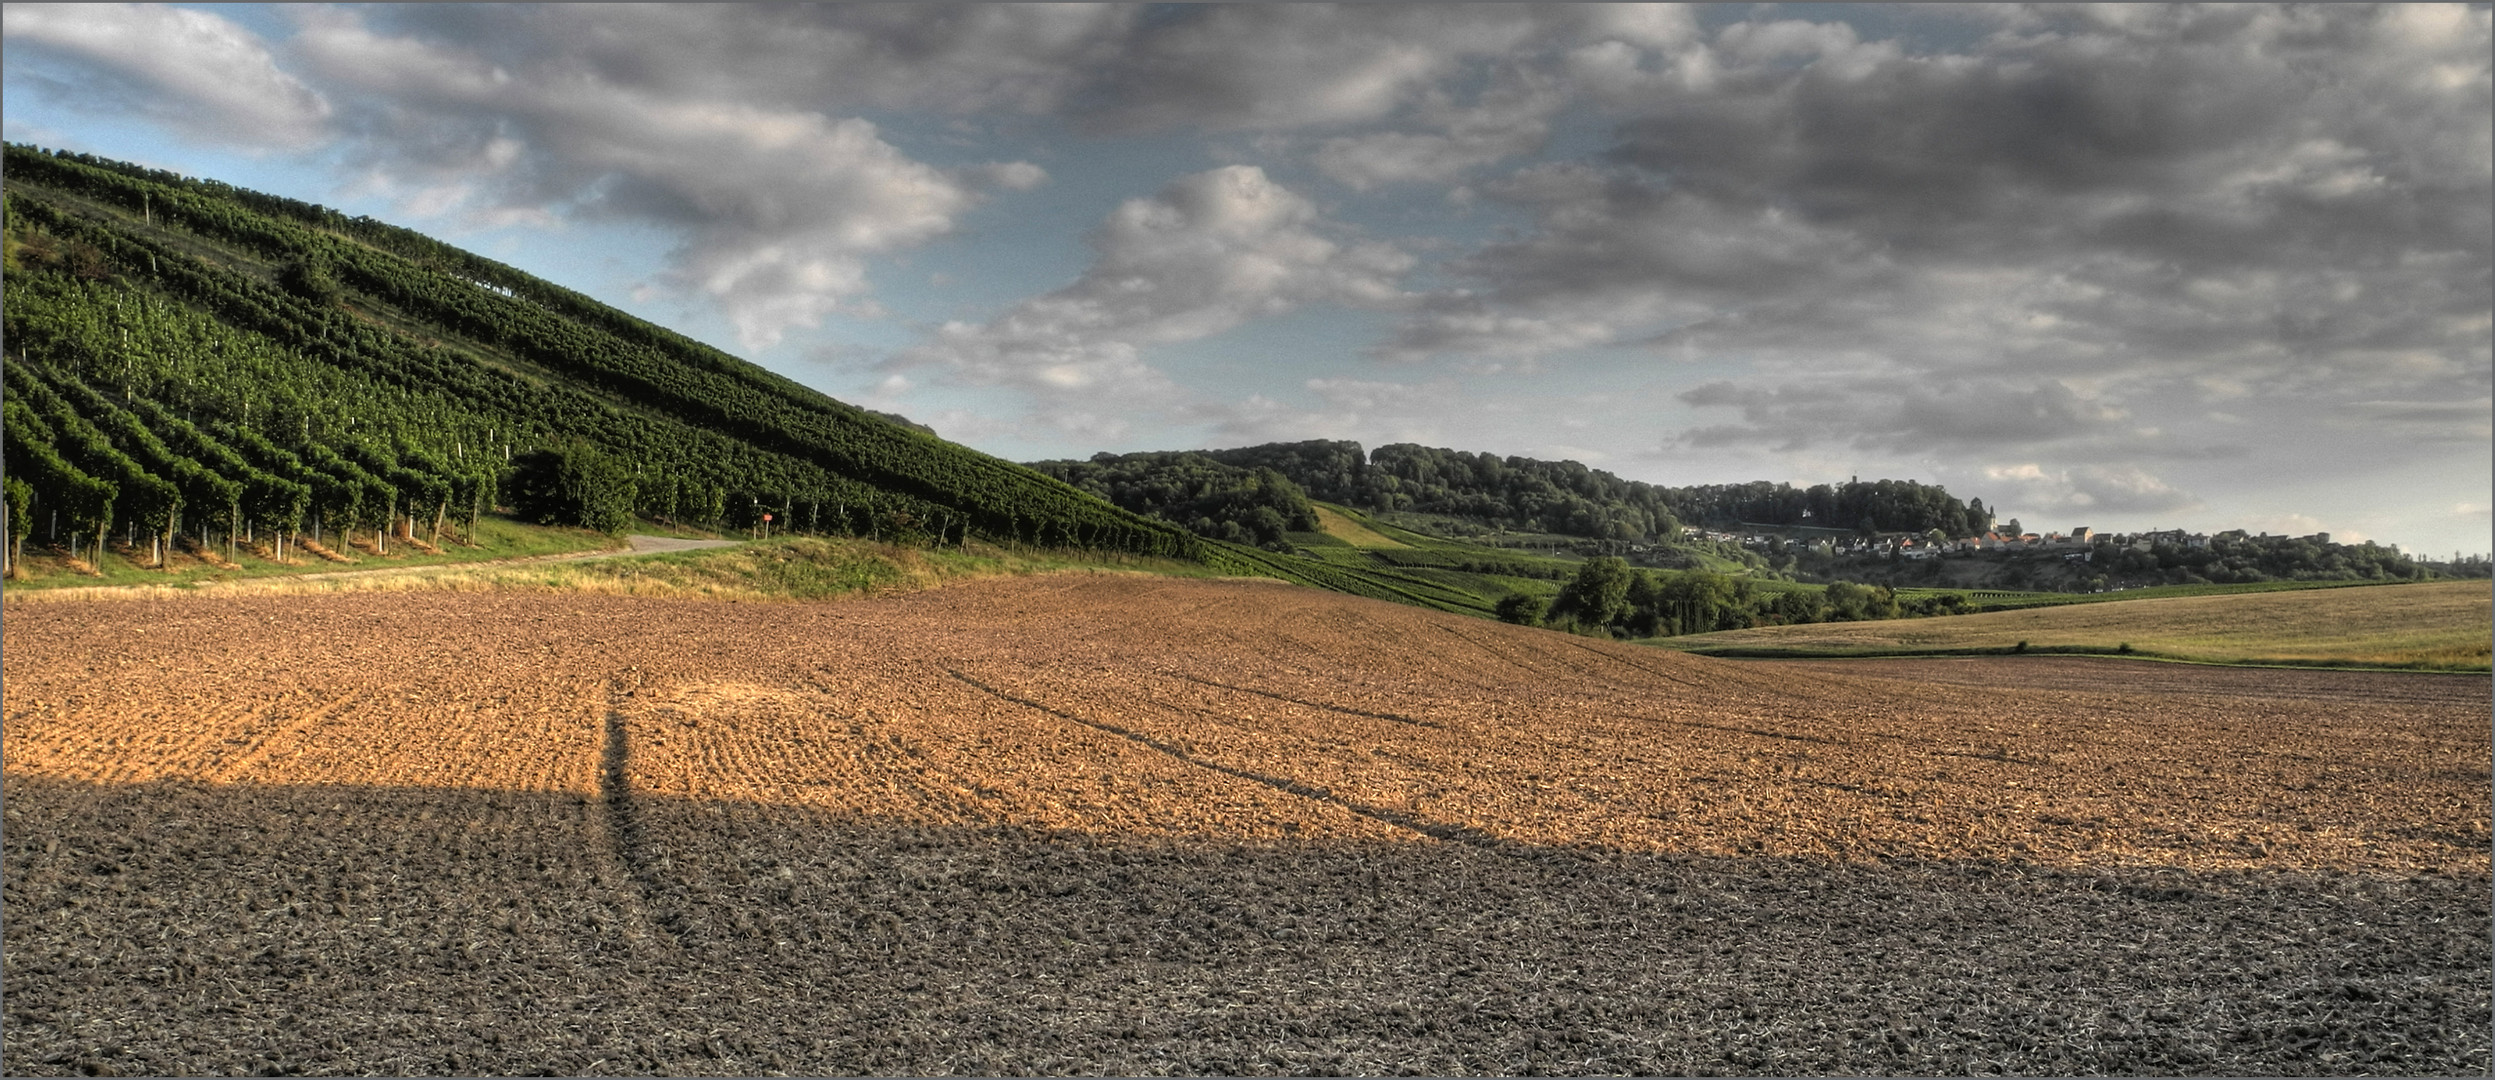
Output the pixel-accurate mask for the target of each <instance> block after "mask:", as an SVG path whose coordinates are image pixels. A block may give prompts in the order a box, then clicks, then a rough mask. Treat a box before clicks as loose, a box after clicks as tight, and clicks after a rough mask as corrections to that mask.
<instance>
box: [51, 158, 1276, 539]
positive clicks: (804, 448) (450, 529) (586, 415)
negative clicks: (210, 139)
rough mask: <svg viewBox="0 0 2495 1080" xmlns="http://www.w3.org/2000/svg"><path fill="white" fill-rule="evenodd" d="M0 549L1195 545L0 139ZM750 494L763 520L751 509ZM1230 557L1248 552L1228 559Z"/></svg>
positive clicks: (636, 329)
mask: <svg viewBox="0 0 2495 1080" xmlns="http://www.w3.org/2000/svg"><path fill="white" fill-rule="evenodd" d="M6 153H7V157H6V164H7V169H6V177H5V184H6V191H7V248H8V251H7V271H6V277H5V280H6V334H7V349H6V365H5V366H6V375H7V394H6V399H7V403H6V408H7V417H6V431H7V446H6V455H7V464H6V471H7V475H8V478H9V479H8V483H7V489H8V501H7V510H8V518H9V521H8V536H9V547H8V553H9V555H10V557H11V558H12V559H16V558H18V557H19V556H20V555H22V553H23V550H24V545H25V543H26V541H27V540H28V539H29V538H32V539H34V540H35V542H36V543H38V544H41V545H45V546H47V547H57V548H58V549H59V550H61V551H62V552H63V553H64V554H65V555H67V556H84V557H85V558H86V559H87V560H88V561H89V562H100V561H101V560H103V559H104V557H105V556H106V555H107V554H108V553H111V552H119V553H121V556H122V558H124V559H126V560H128V561H130V562H132V563H134V564H138V565H150V564H153V565H158V566H161V565H163V560H164V558H165V554H166V552H168V551H170V550H173V549H174V548H175V547H176V546H177V545H181V546H183V547H184V548H186V549H206V548H216V547H219V546H222V548H223V549H224V550H225V551H227V552H229V553H236V557H239V552H240V551H242V550H243V545H240V544H237V543H236V539H237V538H238V537H248V538H250V541H251V544H252V545H253V546H254V548H255V549H256V548H258V547H262V546H265V548H266V551H267V553H268V554H267V557H269V558H271V559H275V560H279V561H283V560H286V559H288V558H290V557H299V556H297V555H296V553H298V552H302V551H304V550H305V546H304V545H305V542H306V541H309V542H310V545H311V549H310V550H311V552H312V553H313V554H318V553H319V552H320V551H321V550H323V549H324V546H326V547H328V548H344V547H346V546H347V543H348V542H349V541H350V540H353V539H354V538H356V537H365V538H369V539H370V541H372V542H378V543H383V544H386V543H389V542H392V541H396V542H398V543H400V544H413V543H416V542H418V541H421V542H422V544H423V545H425V546H437V545H440V544H442V543H444V542H446V538H447V540H448V541H449V542H454V543H456V542H466V541H472V539H473V537H474V534H475V530H476V527H477V520H478V518H479V517H480V516H481V515H483V514H487V513H491V512H492V511H493V510H494V508H495V507H497V506H508V507H510V508H511V509H513V510H514V511H516V513H517V514H518V516H520V517H521V518H523V519H527V520H531V521H542V522H548V523H562V524H569V525H582V526H588V527H591V528H593V529H597V530H600V531H605V532H616V531H621V529H622V528H623V527H625V526H626V525H628V524H629V523H630V522H632V521H633V520H634V519H635V518H641V519H649V520H658V521H666V522H671V523H683V524H686V525H688V526H691V527H696V528H708V529H718V530H737V529H755V528H757V527H762V528H766V529H767V530H768V531H771V532H789V531H795V532H801V533H820V534H826V535H854V536H871V537H876V538H881V539H890V540H899V541H904V542H913V543H920V544H927V543H934V544H944V543H956V544H958V543H961V542H965V541H967V540H970V539H972V538H978V539H983V540H988V541H994V542H1005V543H1021V544H1032V545H1045V546H1055V547H1082V548H1091V549H1098V550H1107V551H1118V552H1124V553H1128V554H1131V555H1142V556H1154V557H1163V558H1176V559H1181V560H1187V561H1191V562H1205V561H1208V560H1211V561H1216V562H1218V560H1220V559H1221V558H1222V557H1223V556H1222V554H1221V551H1222V550H1223V549H1220V548H1218V547H1215V546H1212V545H1208V544H1206V543H1205V542H1204V541H1202V540H1201V539H1199V538H1198V537H1195V536H1193V535H1191V534H1189V533H1188V532H1187V531H1186V530H1184V529H1181V528H1178V527H1174V526H1172V525H1170V524H1168V523H1165V522H1162V521H1158V520H1153V519H1149V518H1145V517H1142V516H1138V515H1136V514H1133V513H1130V512H1127V511H1124V510H1121V509H1118V508H1117V507H1115V506H1112V505H1110V504H1109V503H1107V502H1105V501H1103V500H1101V499H1099V498H1096V497H1094V496H1092V495H1089V494H1087V493H1085V492H1082V491H1079V490H1076V489H1075V488H1073V487H1070V486H1068V485H1067V484H1065V483H1063V482H1061V481H1058V480H1056V479H1053V478H1050V477H1048V476H1044V475H1042V474H1040V473H1038V472H1035V471H1033V470H1031V469H1029V468H1025V467H1023V466H1021V465H1017V464H1014V463H1011V462H1007V461H1003V460H1000V459H998V458H994V457H991V456H988V455H986V454H982V453H979V452H977V451H974V450H970V449H968V448H966V447H962V446H959V445H956V444H954V443H950V442H947V441H945V440H943V439H941V438H938V437H936V436H935V435H933V434H931V433H929V432H928V431H926V430H925V429H923V428H919V427H917V426H915V425H911V424H909V423H907V422H906V421H903V420H900V419H899V418H897V417H890V416H886V415H883V414H879V413H873V412H870V411H867V410H864V409H860V408H857V407H855V406H851V405H848V404H845V403H843V402H840V401H836V400H833V399H832V398H829V397H826V396H824V395H823V394H821V393H818V392H816V391H814V390H811V389H808V388H806V387H804V386H801V385H798V384H797V383H794V382H792V381H790V380H788V379H785V378H782V377H780V376H778V375H775V374H772V373H771V372H768V371H765V370H764V369H762V368H760V367H757V366H755V365H753V364H751V363H748V362H745V361H743V360H740V359H737V358H736V357H733V356H730V355H728V354H726V353H723V352H721V351H719V350H717V349H714V348H711V347H709V346H706V345H703V344H701V343H700V342H696V341H693V340H691V339H688V338H686V337H684V336H682V335H679V334H676V333H673V332H670V331H668V330H665V329H663V328H660V327H657V326H654V325H651V324H650V323H647V322H643V321H641V320H639V319H636V318H634V317H632V316H631V315H628V314H625V313H624V312H621V311H618V310H616V309H613V308H610V307H607V306H605V305H602V304H599V303H597V302H596V301H593V300H590V299H589V298H587V297H584V296H582V295H580V294H578V293H574V292H571V291H569V290H566V289H563V288H561V287H559V286H556V285H553V284H551V283H548V282H546V281H543V280H540V279H538V278H535V277H532V276H530V275H528V274H525V273H521V272H520V271H518V270H515V269H513V268H511V267H509V266H505V265H503V264H501V263H498V262H495V261H493V260H490V259H486V258H483V257H481V256H478V255H475V254H473V253H471V252H467V251H462V250H460V249H458V248H455V247H451V246H449V245H447V244H443V243H440V242H438V241H435V240H432V239H429V238H427V237H424V236H422V235H419V234H417V233H414V232H411V231H408V230H406V229H402V228H398V227H395V226H391V225H387V224H383V223H381V222H378V221H375V220H372V219H370V218H364V217H357V218H350V217H347V216H345V215H342V214H340V213H338V212H337V211H334V210H330V209H326V208H323V207H319V206H313V205H309V204H305V203H301V202H296V201H293V200H289V199H283V198H278V197H275V196H270V195H264V194H260V193H257V192H252V191H247V190H244V189H241V188H236V187H233V186H230V185H227V184H223V183H219V182H217V181H213V180H201V179H194V178H190V177H184V176H177V175H173V174H170V173H164V172H159V171H155V170H150V169H145V168H141V167H138V166H133V165H128V164H124V163H120V162H114V161H108V160H104V159H100V158H95V157H90V156H86V155H78V154H55V153H50V152H46V151H42V150H38V149H33V148H29V147H25V146H17V145H12V146H9V147H8V148H7V152H6ZM766 515H768V517H767V518H766ZM1239 572H1254V571H1253V570H1248V569H1245V568H1240V570H1239Z"/></svg>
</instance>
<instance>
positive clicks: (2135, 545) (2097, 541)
mask: <svg viewBox="0 0 2495 1080" xmlns="http://www.w3.org/2000/svg"><path fill="white" fill-rule="evenodd" d="M1797 533H1798V534H1802V535H1799V536H1796V535H1795V534H1797ZM1813 533H1817V534H1820V535H1819V536H1817V537H1816V538H1814V537H1812V536H1811V535H1809V534H1813ZM1681 535H1682V536H1683V537H1684V538H1687V539H1691V540H1710V541H1714V542H1716V543H1720V544H1738V545H1740V546H1742V547H1744V548H1748V549H1750V550H1752V551H1758V552H1762V553H1764V552H1767V551H1769V550H1772V549H1773V548H1774V547H1775V545H1776V543H1777V542H1778V541H1780V540H1781V541H1784V542H1785V543H1787V544H1790V545H1794V546H1798V547H1802V548H1806V549H1808V550H1810V551H1812V552H1814V553H1816V554H1820V555H1828V556H1837V557H1845V556H1858V557H1860V556H1872V557H1890V558H1899V559H1932V558H1938V557H1941V556H1944V555H1971V554H1976V553H1979V552H2004V553H2007V552H2058V553H2060V554H2061V555H2062V557H2063V558H2065V559H2067V560H2070V561H2072V562H2083V561H2085V560H2086V559H2087V558H2088V556H2089V555H2090V554H2092V553H2093V552H2095V551H2096V550H2097V549H2098V548H2100V547H2112V548H2115V549H2117V550H2119V549H2123V548H2129V549H2131V550H2134V551H2143V552H2145V551H2154V550H2156V549H2157V546H2158V545H2160V544H2168V545H2173V546H2175V547H2179V548H2185V549H2204V548H2208V547H2209V546H2210V545H2212V544H2213V543H2242V542H2253V543H2260V544H2263V545H2268V544H2272V543H2278V542H2281V541H2287V540H2297V541H2302V542H2305V543H2309V544H2314V545H2317V546H2318V545H2326V544H2329V543H2330V534H2329V533H2326V532H2317V533H2312V534H2309V535H2306V536H2287V535H2279V536H2273V535H2271V534H2269V533H2251V532H2246V531H2244V530H2242V529H2230V530H2227V531H2225V532H2221V533H2217V534H2214V535H2212V534H2209V533H2196V532H2185V531H2184V530H2182V529H2163V530H2157V531H2152V532H2137V533H2102V532H2098V531H2096V530H2095V529H2092V528H2089V527H2088V526H2085V525H2081V526H2078V527H2076V528H2073V529H2071V530H2070V531H2069V532H2048V533H2032V532H2020V533H2013V532H2003V531H1995V532H1987V533H1984V534H1982V535H1979V536H1961V537H1949V536H1946V535H1943V534H1942V533H1941V532H1940V530H1938V529H1935V530H1932V531H1931V532H1927V533H1878V534H1873V535H1868V536H1866V535H1864V534H1862V533H1858V532H1844V531H1842V530H1837V529H1814V528H1811V527H1810V526H1791V525H1753V524H1750V523H1747V522H1745V523H1743V524H1742V525H1740V526H1737V527H1736V531H1730V532H1727V531H1724V530H1721V529H1706V528H1700V527H1698V526H1695V525H1692V526H1686V527H1684V528H1682V529H1681ZM2391 550H2393V551H2397V550H2399V548H2398V546H2397V545H2394V546H2393V547H2392V549H2391Z"/></svg>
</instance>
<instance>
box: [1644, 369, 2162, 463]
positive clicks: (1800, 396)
mask: <svg viewBox="0 0 2495 1080" xmlns="http://www.w3.org/2000/svg"><path fill="white" fill-rule="evenodd" d="M1679 397H1680V400H1681V401H1683V402H1685V403H1687V404H1690V405H1693V406H1696V407H1698V408H1701V409H1710V408H1729V409H1737V410H1739V411H1740V412H1741V418H1742V423H1740V424H1737V425H1717V426H1711V427H1704V428H1699V429H1697V430H1695V431H1692V432H1690V433H1688V435H1687V436H1686V439H1687V441H1688V443H1689V444H1690V445H1695V446H1722V445H1730V444H1736V443H1764V444H1773V445H1776V446H1779V447H1783V448H1787V449H1801V448H1804V447H1808V446H1812V445H1816V444H1827V443H1834V444H1839V445H1848V446H1856V447H1863V448H1874V449H1886V450H1903V451H1919V450H1947V449H1957V448H1962V447H1966V446H1970V445H1972V446H1987V447H2011V446H2020V445H2026V444H2035V443H2050V442H2057V441H2063V440H2069V439H2074V438H2079V437H2082V436H2092V435H2103V434H2106V433H2109V432H2112V431H2114V430H2116V425H2118V424H2120V423H2121V421H2122V420H2123V419H2124V414H2123V413H2122V412H2121V411H2120V410H2118V409H2114V408H2111V407H2108V406H2106V405H2103V404H2101V403H2097V402H2093V401H2089V400H2086V399H2084V398H2082V397H2081V396H2080V395H2078V394H2077V393H2074V392H2073V391H2072V390H2071V389H2070V388H2069V387H2067V386H2064V385H2062V384H2060V383H2057V382H2052V381H2041V382H2027V383H2014V382H2009V381H2006V380H1991V381H1984V382H1950V383H1935V382H1930V381H1922V380H1913V379H1902V378H1877V377H1874V378H1850V379H1830V380H1821V381H1815V382H1808V383H1795V384H1787V385H1781V386H1775V387H1762V386H1753V385H1743V384H1739V383H1735V382H1732V381H1729V380H1718V381H1715V382H1709V383H1704V384H1701V385H1699V386H1697V387H1694V388H1692V389H1689V390H1687V391H1684V392H1682V393H1681V394H1680V395H1679Z"/></svg>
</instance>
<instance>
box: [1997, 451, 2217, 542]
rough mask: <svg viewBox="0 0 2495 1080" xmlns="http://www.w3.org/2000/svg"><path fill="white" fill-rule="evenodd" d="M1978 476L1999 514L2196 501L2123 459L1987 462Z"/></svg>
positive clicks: (2147, 508) (2131, 509)
mask: <svg viewBox="0 0 2495 1080" xmlns="http://www.w3.org/2000/svg"><path fill="white" fill-rule="evenodd" d="M1984 478H1985V479H1986V480H1987V481H1989V482H1990V483H1991V485H1992V490H1993V491H1995V492H2000V494H1999V495H1997V496H1994V497H1992V498H1989V499H1987V500H1986V501H1987V502H1988V503H1989V504H1990V505H1991V506H1992V507H1993V509H1994V511H1995V512H1996V513H1998V514H2000V515H2002V516H2003V517H2004V518H2008V517H2011V516H2014V515H2016V516H2033V515H2035V514H2045V513H2052V514H2086V513H2090V512H2098V513H2106V514H2174V513H2182V512H2184V511H2189V510H2196V509H2199V508H2200V507H2201V505H2202V504H2201V501H2200V499H2199V498H2198V497H2197V496H2194V495H2193V494H2191V493H2190V492H2187V491H2181V490H2178V489H2176V488H2175V487H2173V486H2172V485H2170V484H2168V483H2166V481H2164V480H2162V479H2160V478H2158V477H2156V476H2152V475H2150V474H2149V473H2147V472H2144V471H2142V470H2140V469H2139V468H2136V467H2134V466H2129V465H2084V466H2080V467H2077V468H2071V469H2059V470H2047V469H2045V468H2043V467H2041V466H2039V465H2037V464H2035V463H2034V462H2027V463H2023V464H2018V465H1996V466H1987V467H1986V468H1985V469H1984ZM1987 494H1991V493H1990V492H1988V493H1987ZM2028 524H2029V526H2030V527H2034V523H2032V522H2030V523H2028Z"/></svg>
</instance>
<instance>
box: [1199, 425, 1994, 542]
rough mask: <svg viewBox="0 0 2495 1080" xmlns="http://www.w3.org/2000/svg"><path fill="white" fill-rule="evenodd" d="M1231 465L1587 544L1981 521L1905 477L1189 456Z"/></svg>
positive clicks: (1355, 499) (1960, 528) (1306, 485)
mask: <svg viewBox="0 0 2495 1080" xmlns="http://www.w3.org/2000/svg"><path fill="white" fill-rule="evenodd" d="M1200 453H1202V454H1203V455H1204V456H1205V457H1208V458H1211V459H1213V460H1215V461H1219V462H1222V463H1224V464H1227V465H1234V466H1238V467H1240V468H1247V469H1254V468H1267V469H1272V470H1274V471H1276V472H1278V473H1281V474H1282V475H1283V476H1285V477H1287V478H1289V479H1290V480H1291V482H1293V483H1295V484H1298V485H1299V486H1300V487H1301V488H1302V489H1304V490H1306V491H1307V492H1308V494H1309V496H1310V497H1312V498H1316V499H1321V500H1324V501H1327V502H1336V503H1342V504H1344V505H1347V506H1355V507H1359V508H1361V509H1364V510H1376V511H1399V510H1400V511H1411V512H1415V513H1421V514H1437V515H1444V516H1447V517H1452V518H1458V519H1462V520H1465V521H1468V522H1471V523H1474V524H1476V525H1480V526H1483V527H1487V528H1497V529H1507V530H1513V531H1518V532H1545V533H1558V534H1561V535H1566V536H1582V537H1589V538H1592V539H1597V540H1621V541H1662V540H1668V539H1670V538H1672V537H1673V536H1674V535H1676V534H1677V533H1678V532H1679V531H1680V527H1681V526H1682V525H1683V524H1690V525H1724V526H1730V525H1734V524H1738V523H1742V522H1749V523H1755V524H1766V525H1818V526H1824V527H1828V528H1838V529H1848V530H1862V531H1877V532H1926V531H1929V530H1932V529H1939V530H1941V531H1942V532H1943V533H1946V534H1948V535H1950V536H1965V535H1969V534H1972V533H1980V532H1983V531H1985V530H1987V529H1990V528H1991V527H1992V515H1991V514H1990V513H1989V512H1988V511H1986V510H1985V509H1984V504H1983V501H1982V500H1980V499H1978V500H1974V501H1972V502H1967V503H1961V502H1959V501H1958V500H1957V499H1955V498H1953V497H1951V495H1950V494H1949V493H1948V492H1947V491H1946V490H1943V489H1941V488H1939V487H1936V486H1932V485H1928V484H1919V483H1916V482H1914V481H1912V480H1876V481H1871V482H1862V481H1855V482H1850V483H1846V484H1840V485H1828V484H1820V485H1817V486H1814V487H1810V488H1807V489H1805V488H1796V487H1794V486H1793V485H1791V484H1771V483H1768V482H1766V481H1759V482H1755V483H1749V484H1710V485H1705V486H1701V487H1682V488H1675V487H1661V486H1657V485H1654V484H1648V483H1644V482H1642V481H1637V480H1623V479H1621V478H1620V477H1618V476H1615V475H1613V474H1611V473H1608V472H1605V471H1603V470H1601V469H1592V468H1587V467H1586V466H1584V465H1582V464H1579V463H1577V462H1574V461H1540V460H1536V459H1534V458H1527V457H1504V458H1503V457H1500V456H1498V455H1496V454H1487V453H1468V452H1466V451H1462V450H1447V449H1439V448H1434V447H1427V446H1416V445H1413V444H1411V443H1394V444H1390V445H1387V446H1381V447H1378V448H1377V451H1376V452H1375V453H1373V454H1372V453H1364V452H1363V451H1362V450H1361V446H1360V444H1359V443H1356V442H1339V441H1312V442H1297V443H1269V444H1266V445H1263V446H1249V447H1242V448H1239V449H1235V450H1207V451H1200Z"/></svg>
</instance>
